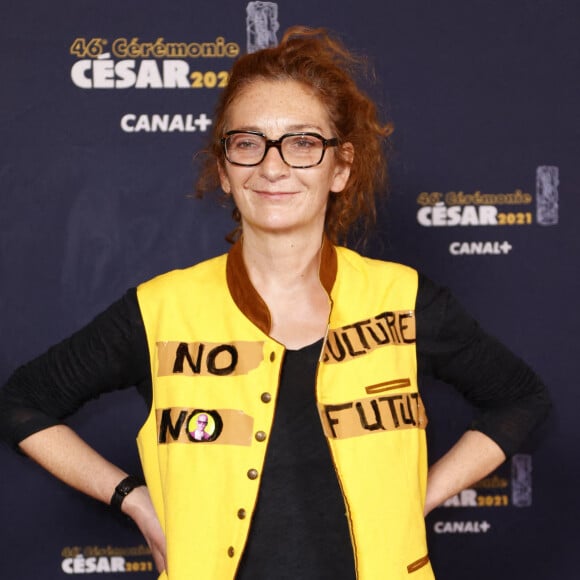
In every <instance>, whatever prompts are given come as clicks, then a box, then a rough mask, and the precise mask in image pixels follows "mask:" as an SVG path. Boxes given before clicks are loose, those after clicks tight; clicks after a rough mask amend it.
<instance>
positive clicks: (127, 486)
mask: <svg viewBox="0 0 580 580" xmlns="http://www.w3.org/2000/svg"><path fill="white" fill-rule="evenodd" d="M142 485H145V482H144V481H143V479H142V478H141V477H136V476H134V475H128V476H127V477H125V479H123V480H122V481H121V482H120V483H119V485H118V486H117V487H116V488H115V493H114V494H113V496H112V497H111V507H112V508H113V509H114V510H117V511H119V512H120V511H121V504H122V503H123V500H124V499H125V498H126V497H127V496H128V495H129V494H130V493H131V492H132V491H133V490H134V489H135V488H136V487H140V486H142Z"/></svg>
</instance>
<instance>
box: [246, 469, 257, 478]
mask: <svg viewBox="0 0 580 580" xmlns="http://www.w3.org/2000/svg"><path fill="white" fill-rule="evenodd" d="M248 478H249V479H257V478H258V470H257V469H248Z"/></svg>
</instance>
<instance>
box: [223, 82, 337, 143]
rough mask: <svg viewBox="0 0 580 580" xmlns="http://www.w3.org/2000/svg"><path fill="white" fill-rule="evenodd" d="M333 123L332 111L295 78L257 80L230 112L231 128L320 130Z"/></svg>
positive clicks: (245, 89) (248, 87) (235, 102)
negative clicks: (331, 118)
mask: <svg viewBox="0 0 580 580" xmlns="http://www.w3.org/2000/svg"><path fill="white" fill-rule="evenodd" d="M330 125H331V124H330V119H329V115H328V111H327V110H326V107H325V106H324V104H323V103H322V101H321V100H320V99H319V98H318V97H317V96H316V95H315V93H314V92H313V90H312V89H310V88H309V87H307V86H305V85H304V84H302V83H299V82H297V81H293V80H264V79H260V80H256V81H254V82H252V83H250V84H249V85H247V86H245V87H244V88H243V89H242V90H241V91H240V92H239V93H238V95H237V96H236V97H235V98H234V99H233V101H232V102H231V103H230V105H229V107H228V109H227V111H226V126H227V130H231V129H243V130H253V131H265V130H266V129H274V130H283V131H285V132H289V131H306V130H310V131H318V132H320V131H327V130H328V129H330Z"/></svg>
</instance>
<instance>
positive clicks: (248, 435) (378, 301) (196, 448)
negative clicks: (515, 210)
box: [137, 241, 434, 580]
mask: <svg viewBox="0 0 580 580" xmlns="http://www.w3.org/2000/svg"><path fill="white" fill-rule="evenodd" d="M321 264H322V265H321V271H320V278H321V282H322V284H323V285H324V287H325V288H326V289H327V291H328V293H329V296H330V300H331V304H332V308H331V314H330V319H329V330H328V333H327V337H326V340H325V345H324V348H323V352H322V355H321V360H320V362H319V365H318V370H317V377H316V395H317V401H318V408H319V414H320V418H321V421H322V425H323V428H324V432H325V434H326V437H327V440H328V444H329V449H330V452H331V455H332V459H333V461H334V464H335V467H336V472H337V475H338V479H339V483H340V486H341V489H342V493H343V497H344V500H345V505H346V512H347V518H348V521H349V525H350V530H351V539H352V543H353V549H354V555H355V562H356V568H357V578H359V580H379V579H381V580H382V579H385V580H398V579H403V578H411V579H412V580H427V579H429V580H432V579H433V578H434V576H433V572H432V570H431V566H430V564H429V558H428V556H427V547H426V539H425V525H424V519H423V503H424V498H425V489H426V481H427V456H426V443H425V429H424V428H425V426H426V422H427V421H426V417H425V413H424V409H423V406H422V403H421V399H420V397H419V394H418V390H417V368H416V367H417V364H416V351H415V319H414V312H413V310H414V306H415V299H416V294H417V273H416V272H415V271H414V270H412V269H410V268H407V267H405V266H401V265H398V264H393V263H388V262H380V261H374V260H370V259H367V258H363V257H361V256H359V255H358V254H356V253H354V252H352V251H350V250H347V249H345V248H335V247H333V246H332V245H330V244H329V243H328V242H326V241H325V243H324V244H323V252H322V260H321ZM137 296H138V300H139V305H140V308H141V312H142V315H143V320H144V324H145V329H146V333H147V339H148V345H149V352H150V355H151V376H152V379H153V405H152V409H151V412H150V414H149V417H148V418H147V420H146V422H145V423H144V425H143V427H142V428H141V430H140V432H139V435H138V446H139V452H140V456H141V461H142V464H143V470H144V474H145V477H146V480H147V485H148V487H149V490H150V493H151V496H152V498H153V503H154V505H155V509H156V510H157V513H158V516H159V519H160V522H161V525H162V527H163V528H164V531H165V534H166V537H167V562H168V574H162V575H161V577H160V578H169V579H170V580H191V579H193V578H198V577H199V578H208V579H216V580H222V579H224V580H225V579H231V578H235V574H236V570H237V567H238V564H239V561H240V558H241V555H242V553H243V550H244V546H245V543H246V540H247V537H248V533H249V527H250V523H251V519H252V513H253V510H254V508H255V505H256V501H257V496H258V490H259V485H260V478H261V473H262V468H263V464H264V458H265V453H266V448H267V445H268V434H269V433H270V432H271V428H272V421H273V417H274V409H275V404H276V399H277V391H278V383H279V377H280V372H281V365H282V361H283V357H284V347H283V346H282V345H281V344H280V343H278V342H276V341H275V340H273V339H272V338H270V337H269V336H268V331H269V328H270V314H269V312H268V309H267V307H266V305H265V304H264V302H263V301H262V299H261V298H260V296H259V295H258V294H257V292H256V290H255V289H254V288H253V286H252V285H251V283H250V281H249V278H248V275H247V272H246V270H245V267H244V265H243V260H242V254H241V244H240V243H238V244H236V245H235V246H233V248H232V249H231V251H230V253H229V254H228V255H224V256H219V257H217V258H214V259H212V260H209V261H207V262H203V263H201V264H198V265H196V266H194V267H192V268H189V269H186V270H179V271H174V272H169V273H167V274H165V275H162V276H159V277H157V278H155V279H153V280H151V281H149V282H146V283H145V284H142V285H141V286H139V288H138V291H137ZM329 549H331V547H329Z"/></svg>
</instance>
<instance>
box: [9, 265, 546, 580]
mask: <svg viewBox="0 0 580 580" xmlns="http://www.w3.org/2000/svg"><path fill="white" fill-rule="evenodd" d="M415 318H416V330H417V360H418V370H419V374H420V375H421V376H427V377H433V378H436V379H439V380H443V381H445V382H448V383H450V384H452V385H453V386H454V387H455V388H456V389H457V390H458V391H460V392H461V393H462V394H463V396H465V398H466V399H467V400H468V401H469V402H470V403H471V404H472V405H473V406H474V407H475V408H476V409H477V411H478V412H477V415H476V418H475V420H474V421H473V424H472V426H471V427H472V428H473V429H477V430H480V431H482V432H483V433H485V434H486V435H488V436H489V437H491V438H492V439H493V440H494V441H495V442H496V443H497V444H498V445H499V446H500V447H501V448H502V450H503V451H504V452H505V454H506V455H507V456H510V455H512V454H513V453H515V452H516V451H517V449H518V448H519V447H520V446H521V444H522V442H523V441H524V439H525V438H526V437H527V435H528V434H529V433H530V431H531V430H532V429H533V428H534V427H535V426H536V425H538V424H539V423H540V422H541V421H542V420H543V419H544V417H545V416H546V414H547V413H548V411H549V409H550V401H549V397H548V395H547V392H546V389H545V387H544V385H543V384H542V382H541V380H540V379H539V378H538V376H537V375H536V374H535V373H534V372H533V371H532V370H531V369H530V368H529V367H528V366H527V365H526V364H525V363H524V362H523V361H521V360H520V359H519V358H518V357H516V356H515V355H513V354H512V353H511V352H510V351H509V350H508V349H507V348H506V347H504V346H503V345H502V344H501V343H499V342H498V341H497V340H496V339H494V338H492V337H490V336H489V335H487V334H486V333H485V332H484V331H483V330H482V329H481V328H480V326H479V325H478V324H477V323H476V322H475V321H474V320H473V319H472V318H471V317H470V316H469V315H468V314H467V313H466V312H465V311H464V310H463V309H462V307H461V306H460V305H459V303H458V302H457V301H456V300H455V299H454V298H453V296H452V295H451V294H450V292H449V291H448V290H447V289H445V288H441V287H439V286H437V285H435V284H434V283H433V282H431V281H430V280H429V279H428V278H426V277H424V276H421V275H420V277H419V289H418V294H417V301H416V308H415ZM321 346H322V344H321V341H319V342H317V343H314V344H313V345H310V346H307V347H304V348H302V349H299V350H295V351H291V350H289V351H287V352H286V355H285V359H284V363H283V367H282V376H281V383H280V390H279V395H278V404H277V408H276V416H275V420H274V425H273V429H272V433H271V437H270V442H269V446H268V452H267V457H266V463H265V467H264V472H263V477H262V483H261V487H260V494H259V499H258V504H257V509H256V513H255V514H254V517H253V521H252V528H251V533H250V536H249V539H248V545H247V547H246V550H245V552H244V556H243V559H242V562H241V565H240V570H239V572H238V576H237V578H238V580H246V579H250V578H251V579H252V580H260V579H262V578H263V579H270V578H277V579H279V580H283V579H285V578H288V579H290V578H291V579H293V580H294V579H295V578H302V579H304V580H307V579H310V578H312V579H313V580H314V579H317V580H319V579H320V578H333V579H334V580H347V579H349V580H350V579H352V578H354V563H353V556H352V550H351V549H350V541H349V532H348V528H347V524H346V518H345V517H344V506H343V504H342V500H341V494H340V490H339V488H338V484H337V482H336V478H335V476H334V471H333V468H332V464H331V459H330V455H329V453H328V449H327V447H326V443H325V441H324V436H323V433H322V429H321V426H320V421H319V419H318V414H317V411H316V403H315V394H314V377H315V371H316V364H317V360H318V356H319V354H320V351H321ZM133 385H135V386H136V387H137V389H138V391H139V392H140V394H141V395H142V396H143V397H144V399H145V401H146V402H147V404H148V405H150V404H151V400H152V383H151V374H150V360H149V352H148V347H147V340H146V335H145V328H144V325H143V320H142V318H141V313H140V310H139V305H138V302H137V296H136V291H135V289H131V290H129V291H128V292H127V293H126V294H125V295H124V296H123V297H122V298H121V299H120V300H119V301H117V302H115V303H114V304H113V305H112V306H110V307H109V308H108V309H107V310H105V311H104V312H103V313H102V314H100V315H99V316H97V317H96V318H95V319H94V320H93V321H92V322H91V323H89V324H88V325H87V326H86V327H84V328H83V329H81V330H80V331H79V332H77V333H75V334H74V335H73V336H71V337H70V338H68V339H66V340H64V341H63V342H61V343H59V344H58V345H56V346H54V347H52V348H51V349H49V350H48V351H47V353H45V354H43V355H41V356H40V357H38V358H36V359H34V360H33V361H31V362H29V363H28V364H26V365H24V366H22V367H21V368H19V369H18V370H16V372H15V373H14V374H13V375H12V377H11V378H10V379H9V381H8V383H7V384H6V385H5V387H4V388H3V390H2V391H0V438H1V439H4V440H5V441H7V442H8V443H9V444H11V445H13V446H17V445H18V443H19V442H20V441H22V440H23V439H24V438H26V437H28V436H29V435H31V434H33V433H35V432H37V431H40V430H42V429H44V428H47V427H50V426H52V425H55V424H58V423H59V422H60V421H61V420H62V419H64V418H66V417H67V416H69V415H70V414H72V413H73V412H74V411H75V410H77V409H78V408H79V407H80V406H81V405H82V404H83V403H84V402H86V401H87V400H89V399H92V398H96V397H98V396H99V395H100V394H102V393H104V392H109V391H114V390H117V389H122V388H126V387H129V386H133ZM427 412H428V409H427ZM305 473H307V474H308V477H304V474H305ZM281 545H283V549H281ZM329 546H332V549H328V547H329Z"/></svg>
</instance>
